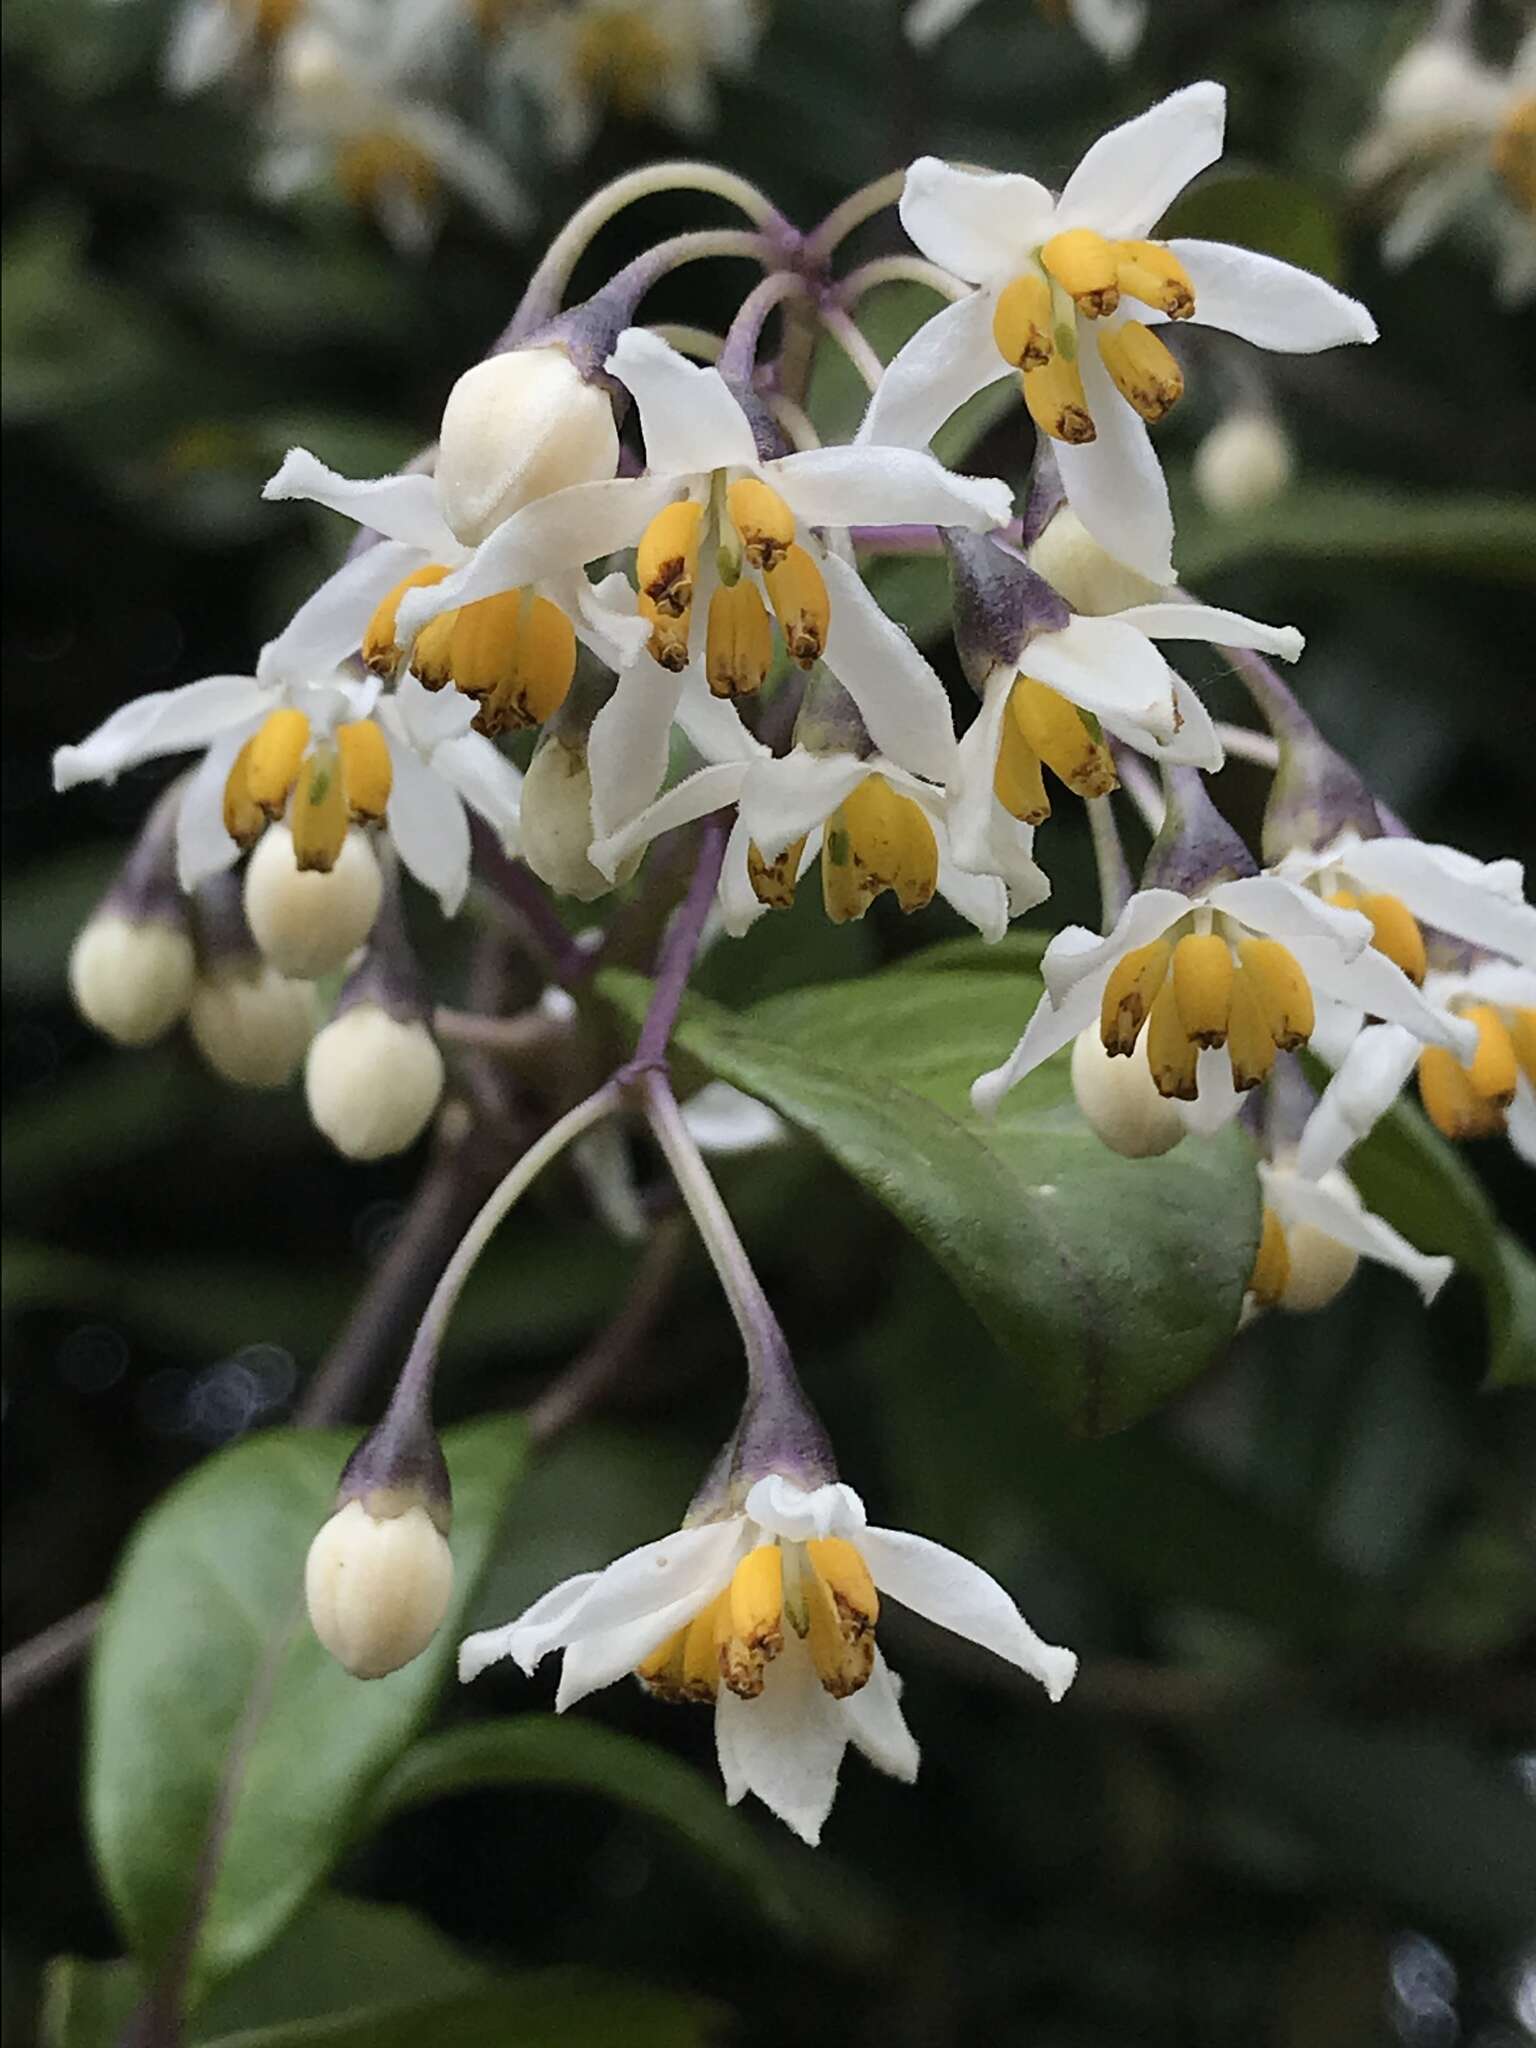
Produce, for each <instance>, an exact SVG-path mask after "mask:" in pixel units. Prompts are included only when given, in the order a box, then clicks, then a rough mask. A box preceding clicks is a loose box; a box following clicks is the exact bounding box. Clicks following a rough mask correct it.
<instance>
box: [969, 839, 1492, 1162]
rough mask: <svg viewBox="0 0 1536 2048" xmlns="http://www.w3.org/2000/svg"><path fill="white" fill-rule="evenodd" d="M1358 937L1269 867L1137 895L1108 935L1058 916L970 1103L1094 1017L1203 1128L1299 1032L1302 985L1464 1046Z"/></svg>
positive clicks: (1303, 1016) (1359, 921) (1350, 925)
mask: <svg viewBox="0 0 1536 2048" xmlns="http://www.w3.org/2000/svg"><path fill="white" fill-rule="evenodd" d="M1371 936H1372V928H1371V925H1370V923H1369V921H1368V920H1367V919H1366V918H1364V917H1362V916H1360V915H1358V914H1357V913H1356V912H1354V911H1351V910H1339V909H1336V908H1334V907H1333V906H1332V905H1331V904H1327V903H1323V902H1320V901H1319V900H1318V898H1317V897H1316V896H1314V895H1312V894H1310V893H1309V892H1308V891H1307V890H1305V889H1301V888H1298V887H1297V885H1296V884H1295V883H1294V882H1290V881H1286V880H1284V879H1283V878H1281V877H1280V876H1278V875H1272V874H1263V875H1248V876H1243V877H1240V878H1239V879H1238V880H1236V881H1220V882H1216V883H1214V884H1212V885H1211V886H1209V887H1206V888H1203V889H1200V890H1198V891H1197V892H1195V893H1194V894H1192V895H1186V894H1185V893H1184V892H1183V891H1181V890H1178V889H1165V888H1153V889H1141V890H1138V891H1137V893H1136V894H1135V895H1134V896H1132V898H1131V899H1130V901H1129V902H1128V903H1127V904H1126V906H1125V909H1124V910H1123V911H1122V912H1121V914H1120V916H1119V918H1118V919H1117V920H1116V923H1115V927H1114V930H1113V931H1112V932H1111V933H1110V934H1109V936H1108V937H1107V938H1104V937H1101V936H1100V935H1099V934H1098V933H1097V932H1090V931H1087V930H1085V929H1084V928H1083V926H1081V925H1069V926H1068V927H1067V929H1066V930H1065V931H1062V932H1058V933H1057V934H1056V936H1055V938H1054V939H1052V941H1051V943H1050V945H1049V946H1047V948H1046V950H1045V957H1044V959H1043V960H1042V962H1041V972H1042V974H1043V976H1044V978H1045V993H1044V994H1043V995H1042V996H1041V998H1040V1001H1039V1003H1038V1004H1037V1005H1036V1008H1035V1011H1034V1014H1033V1016H1032V1017H1031V1018H1030V1020H1029V1023H1028V1025H1027V1026H1026V1028H1025V1031H1024V1035H1023V1037H1022V1038H1021V1039H1020V1040H1019V1043H1018V1044H1017V1045H1016V1046H1015V1047H1014V1050H1013V1052H1012V1054H1011V1055H1010V1056H1009V1058H1008V1059H1007V1061H1005V1063H1004V1064H1003V1065H1002V1066H1000V1067H998V1068H995V1069H994V1070H993V1071H992V1072H990V1073H987V1074H983V1075H982V1076H981V1078H980V1079H979V1080H978V1081H977V1082H976V1083H975V1084H974V1086H973V1087H972V1090H971V1099H972V1101H973V1103H974V1104H975V1106H976V1108H977V1109H978V1110H979V1111H980V1112H981V1113H982V1114H984V1115H986V1114H990V1113H991V1112H992V1111H993V1110H995V1109H996V1107H997V1105H998V1104H999V1102H1001V1100H1002V1098H1003V1096H1004V1095H1005V1094H1006V1093H1007V1092H1008V1090H1009V1089H1010V1088H1012V1087H1013V1086H1015V1084H1016V1083H1017V1082H1019V1081H1021V1080H1023V1078H1024V1076H1025V1075H1026V1074H1030V1073H1033V1071H1034V1070H1035V1068H1036V1067H1038V1066H1039V1065H1040V1064H1041V1062H1042V1061H1044V1060H1046V1059H1049V1057H1050V1056H1051V1054H1052V1053H1054V1052H1056V1051H1057V1050H1059V1048H1060V1047H1062V1046H1064V1045H1066V1044H1068V1043H1069V1041H1070V1040H1072V1039H1074V1038H1076V1036H1077V1034H1078V1033H1079V1032H1080V1031H1082V1030H1085V1029H1086V1028H1087V1027H1088V1026H1089V1025H1091V1024H1093V1023H1094V1022H1095V1020H1097V1022H1098V1025H1099V1028H1100V1031H1101V1032H1102V1034H1103V1038H1104V1043H1105V1046H1106V1048H1107V1049H1108V1050H1109V1051H1111V1052H1115V1053H1119V1054H1123V1055H1127V1056H1129V1055H1131V1054H1133V1053H1134V1052H1136V1051H1137V1049H1138V1047H1139V1046H1140V1045H1141V1044H1143V1043H1144V1044H1145V1047H1146V1058H1147V1061H1148V1063H1149V1065H1150V1066H1151V1069H1152V1076H1153V1079H1154V1080H1155V1081H1156V1082H1157V1085H1158V1088H1159V1090H1160V1092H1161V1093H1163V1094H1164V1095H1167V1096H1169V1097H1171V1098H1173V1099H1175V1100H1177V1101H1178V1102H1180V1103H1181V1104H1184V1105H1187V1121H1188V1122H1189V1123H1190V1125H1191V1127H1192V1128H1194V1129H1198V1130H1209V1129H1215V1128H1218V1127H1219V1126H1220V1125H1221V1124H1223V1123H1225V1122H1226V1121H1227V1120H1228V1119H1229V1118H1230V1117H1231V1116H1232V1115H1234V1114H1235V1112H1236V1109H1237V1106H1238V1096H1239V1093H1240V1092H1241V1091H1243V1090H1245V1089H1247V1088H1251V1087H1254V1086H1256V1085H1257V1084H1258V1083H1259V1082H1260V1081H1262V1080H1264V1079H1265V1077H1266V1076H1267V1075H1268V1073H1269V1071H1270V1068H1271V1067H1272V1065H1273V1064H1274V1058H1275V1053H1276V1051H1277V1049H1279V1050H1294V1049H1295V1048H1296V1047H1297V1046H1299V1045H1302V1044H1304V1043H1305V1042H1306V1041H1307V1039H1308V1038H1309V1037H1310V1036H1311V1032H1312V1027H1313V1022H1314V1016H1315V997H1314V994H1313V991H1314V990H1316V991H1318V992H1319V993H1322V994H1326V995H1331V996H1334V997H1335V998H1336V999H1337V1000H1339V1001H1340V1002H1344V1003H1349V1004H1351V1005H1353V1006H1355V1007H1358V1008H1361V1009H1367V1010H1370V1011H1372V1012H1373V1013H1374V1014H1375V1015H1377V1016H1379V1017H1390V1018H1393V1019H1397V1020H1400V1021H1401V1022H1402V1023H1403V1024H1405V1025H1406V1026H1407V1027H1408V1029H1409V1031H1410V1032H1411V1033H1413V1034H1414V1035H1415V1037H1416V1039H1417V1040H1418V1041H1419V1042H1421V1043H1423V1044H1427V1045H1438V1046H1447V1047H1450V1048H1451V1049H1452V1050H1454V1051H1457V1052H1465V1051H1467V1050H1469V1049H1470V1046H1471V1042H1472V1038H1473V1035H1474V1034H1473V1033H1472V1031H1471V1027H1470V1026H1468V1025H1466V1024H1464V1023H1462V1022H1461V1021H1460V1020H1459V1019H1457V1018H1454V1017H1451V1016H1449V1015H1448V1014H1447V1013H1446V1012H1445V1011H1443V1010H1441V1009H1438V1008H1437V1007H1436V1006H1435V1005H1434V1004H1433V1003H1431V1002H1429V1001H1427V1000H1426V999H1425V997H1424V996H1423V995H1421V994H1420V992H1419V991H1418V989H1416V988H1415V987H1414V985H1413V983H1412V982H1411V981H1410V980H1409V979H1408V977H1407V976H1406V975H1405V974H1404V973H1403V972H1402V970H1401V968H1399V967H1397V966H1395V965H1394V964H1393V962H1392V961H1390V960H1388V959H1387V958H1386V956H1385V955H1384V954H1382V953H1380V952H1378V951H1376V950H1375V949H1374V948H1373V947H1372V946H1371V943H1370V942H1371ZM1143 1031H1145V1036H1144V1038H1143Z"/></svg>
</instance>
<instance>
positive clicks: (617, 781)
mask: <svg viewBox="0 0 1536 2048" xmlns="http://www.w3.org/2000/svg"><path fill="white" fill-rule="evenodd" d="M681 688H682V679H681V677H679V676H676V675H673V674H672V673H671V672H670V671H669V670H667V669H664V668H662V667H661V665H660V664H659V663H658V662H655V661H653V660H651V658H650V657H649V655H646V656H644V657H642V659H641V660H639V661H638V662H636V664H635V666H634V667H633V668H631V669H626V670H625V672H624V674H623V675H621V676H620V677H619V679H618V682H617V684H616V685H615V687H614V692H613V695H612V696H611V697H610V698H609V699H608V702H607V703H606V704H605V705H604V706H603V708H602V710H601V711H599V712H598V714H597V716H596V718H594V719H593V721H592V730H591V732H590V734H589V735H588V738H587V767H588V769H589V770H590V772H591V776H592V836H593V838H594V839H607V838H610V837H611V836H612V835H613V834H614V833H616V832H619V831H621V830H622V829H623V828H624V826H626V825H628V824H630V823H631V822H632V821H633V820H634V819H635V818H638V817H639V815H640V813H641V812H642V811H643V810H644V809H645V808H646V806H647V804H649V803H650V802H651V800H652V799H653V798H654V796H655V795H656V792H657V790H659V789H660V788H661V785H662V784H663V782H665V781H666V779H667V762H668V758H669V754H670V750H671V741H672V718H673V714H674V713H675V712H676V710H677V699H678V694H679V692H680V690H681Z"/></svg>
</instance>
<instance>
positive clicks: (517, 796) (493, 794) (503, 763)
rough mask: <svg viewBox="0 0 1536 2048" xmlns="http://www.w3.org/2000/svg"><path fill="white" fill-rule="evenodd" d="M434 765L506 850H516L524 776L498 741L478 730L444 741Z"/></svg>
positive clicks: (510, 851)
mask: <svg viewBox="0 0 1536 2048" xmlns="http://www.w3.org/2000/svg"><path fill="white" fill-rule="evenodd" d="M432 766H433V768H434V769H435V770H436V772H437V773H438V774H439V775H441V776H442V778H443V779H444V781H445V782H447V783H449V784H451V785H452V787H453V788H454V789H456V790H457V791H458V793H459V795H460V796H461V797H462V798H463V799H464V801H465V803H467V804H468V805H469V807H470V809H471V810H473V811H476V812H478V814H479V815H480V816H481V817H482V818H484V820H485V822H486V823H487V824H488V825H489V826H490V828H491V830H492V831H493V832H494V833H495V834H496V837H497V839H498V840H499V841H500V842H501V847H502V851H503V852H504V853H516V851H517V844H518V838H517V828H518V816H519V812H520V809H521V803H522V793H523V778H522V775H521V773H520V771H519V770H518V769H517V768H516V767H515V766H514V765H513V763H512V762H511V761H509V760H508V759H507V757H506V755H505V754H504V753H503V752H502V751H501V749H500V748H499V747H498V746H497V745H496V743H495V741H494V740H488V739H487V738H486V737H485V735H484V734H483V733H478V732H467V733H464V734H462V735H461V736H460V738H458V739H455V740H444V741H443V742H442V744H441V745H440V746H438V747H437V748H436V749H435V750H434V752H433V755H432Z"/></svg>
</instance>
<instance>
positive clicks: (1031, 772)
mask: <svg viewBox="0 0 1536 2048" xmlns="http://www.w3.org/2000/svg"><path fill="white" fill-rule="evenodd" d="M992 793H993V795H994V796H995V797H996V798H997V800H998V802H999V803H1000V804H1001V805H1002V807H1003V809H1004V810H1005V811H1007V812H1008V813H1009V814H1010V815H1011V816H1013V817H1015V818H1017V819H1018V820H1019V821H1020V822H1021V823H1022V824H1025V825H1043V824H1044V823H1045V821H1046V819H1047V818H1048V817H1049V816H1050V815H1051V800H1050V798H1049V797H1048V796H1047V795H1046V793H1045V777H1044V776H1043V775H1042V774H1041V772H1040V756H1039V755H1038V754H1037V753H1036V752H1035V750H1034V748H1033V747H1032V746H1031V745H1030V744H1029V741H1028V740H1027V739H1025V737H1024V735H1023V733H1022V732H1021V731H1020V730H1019V726H1018V721H1017V720H1016V719H1014V718H1012V717H1006V718H1004V720H1003V723H1002V729H1001V732H1000V734H999V736H998V749H997V766H996V768H995V769H994V770H993V771H992Z"/></svg>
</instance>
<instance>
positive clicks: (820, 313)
mask: <svg viewBox="0 0 1536 2048" xmlns="http://www.w3.org/2000/svg"><path fill="white" fill-rule="evenodd" d="M816 312H817V317H818V319H819V320H820V321H821V324H822V326H823V327H824V328H825V329H826V331H827V333H828V334H830V335H831V337H832V339H833V340H834V341H835V342H836V343H837V345H838V347H839V348H840V349H841V350H842V352H843V354H844V355H845V356H846V357H847V358H848V360H849V362H850V363H852V365H853V367H854V368H855V369H856V370H857V371H858V373H859V375H860V376H861V377H862V378H863V379H864V382H865V383H866V384H867V385H868V386H869V388H870V390H871V391H873V390H874V389H875V387H876V386H877V385H878V384H879V382H880V379H881V378H882V377H883V376H884V375H885V365H884V363H882V362H881V360H880V358H879V356H877V355H876V354H875V351H874V350H873V349H872V348H871V347H870V345H869V343H868V342H867V341H866V340H865V339H864V336H863V334H862V333H861V332H860V331H859V329H858V328H857V327H856V326H855V325H854V323H853V321H852V320H850V319H849V317H848V315H847V314H846V313H844V312H843V311H841V309H840V308H839V307H837V306H818V307H817V309H816Z"/></svg>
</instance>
